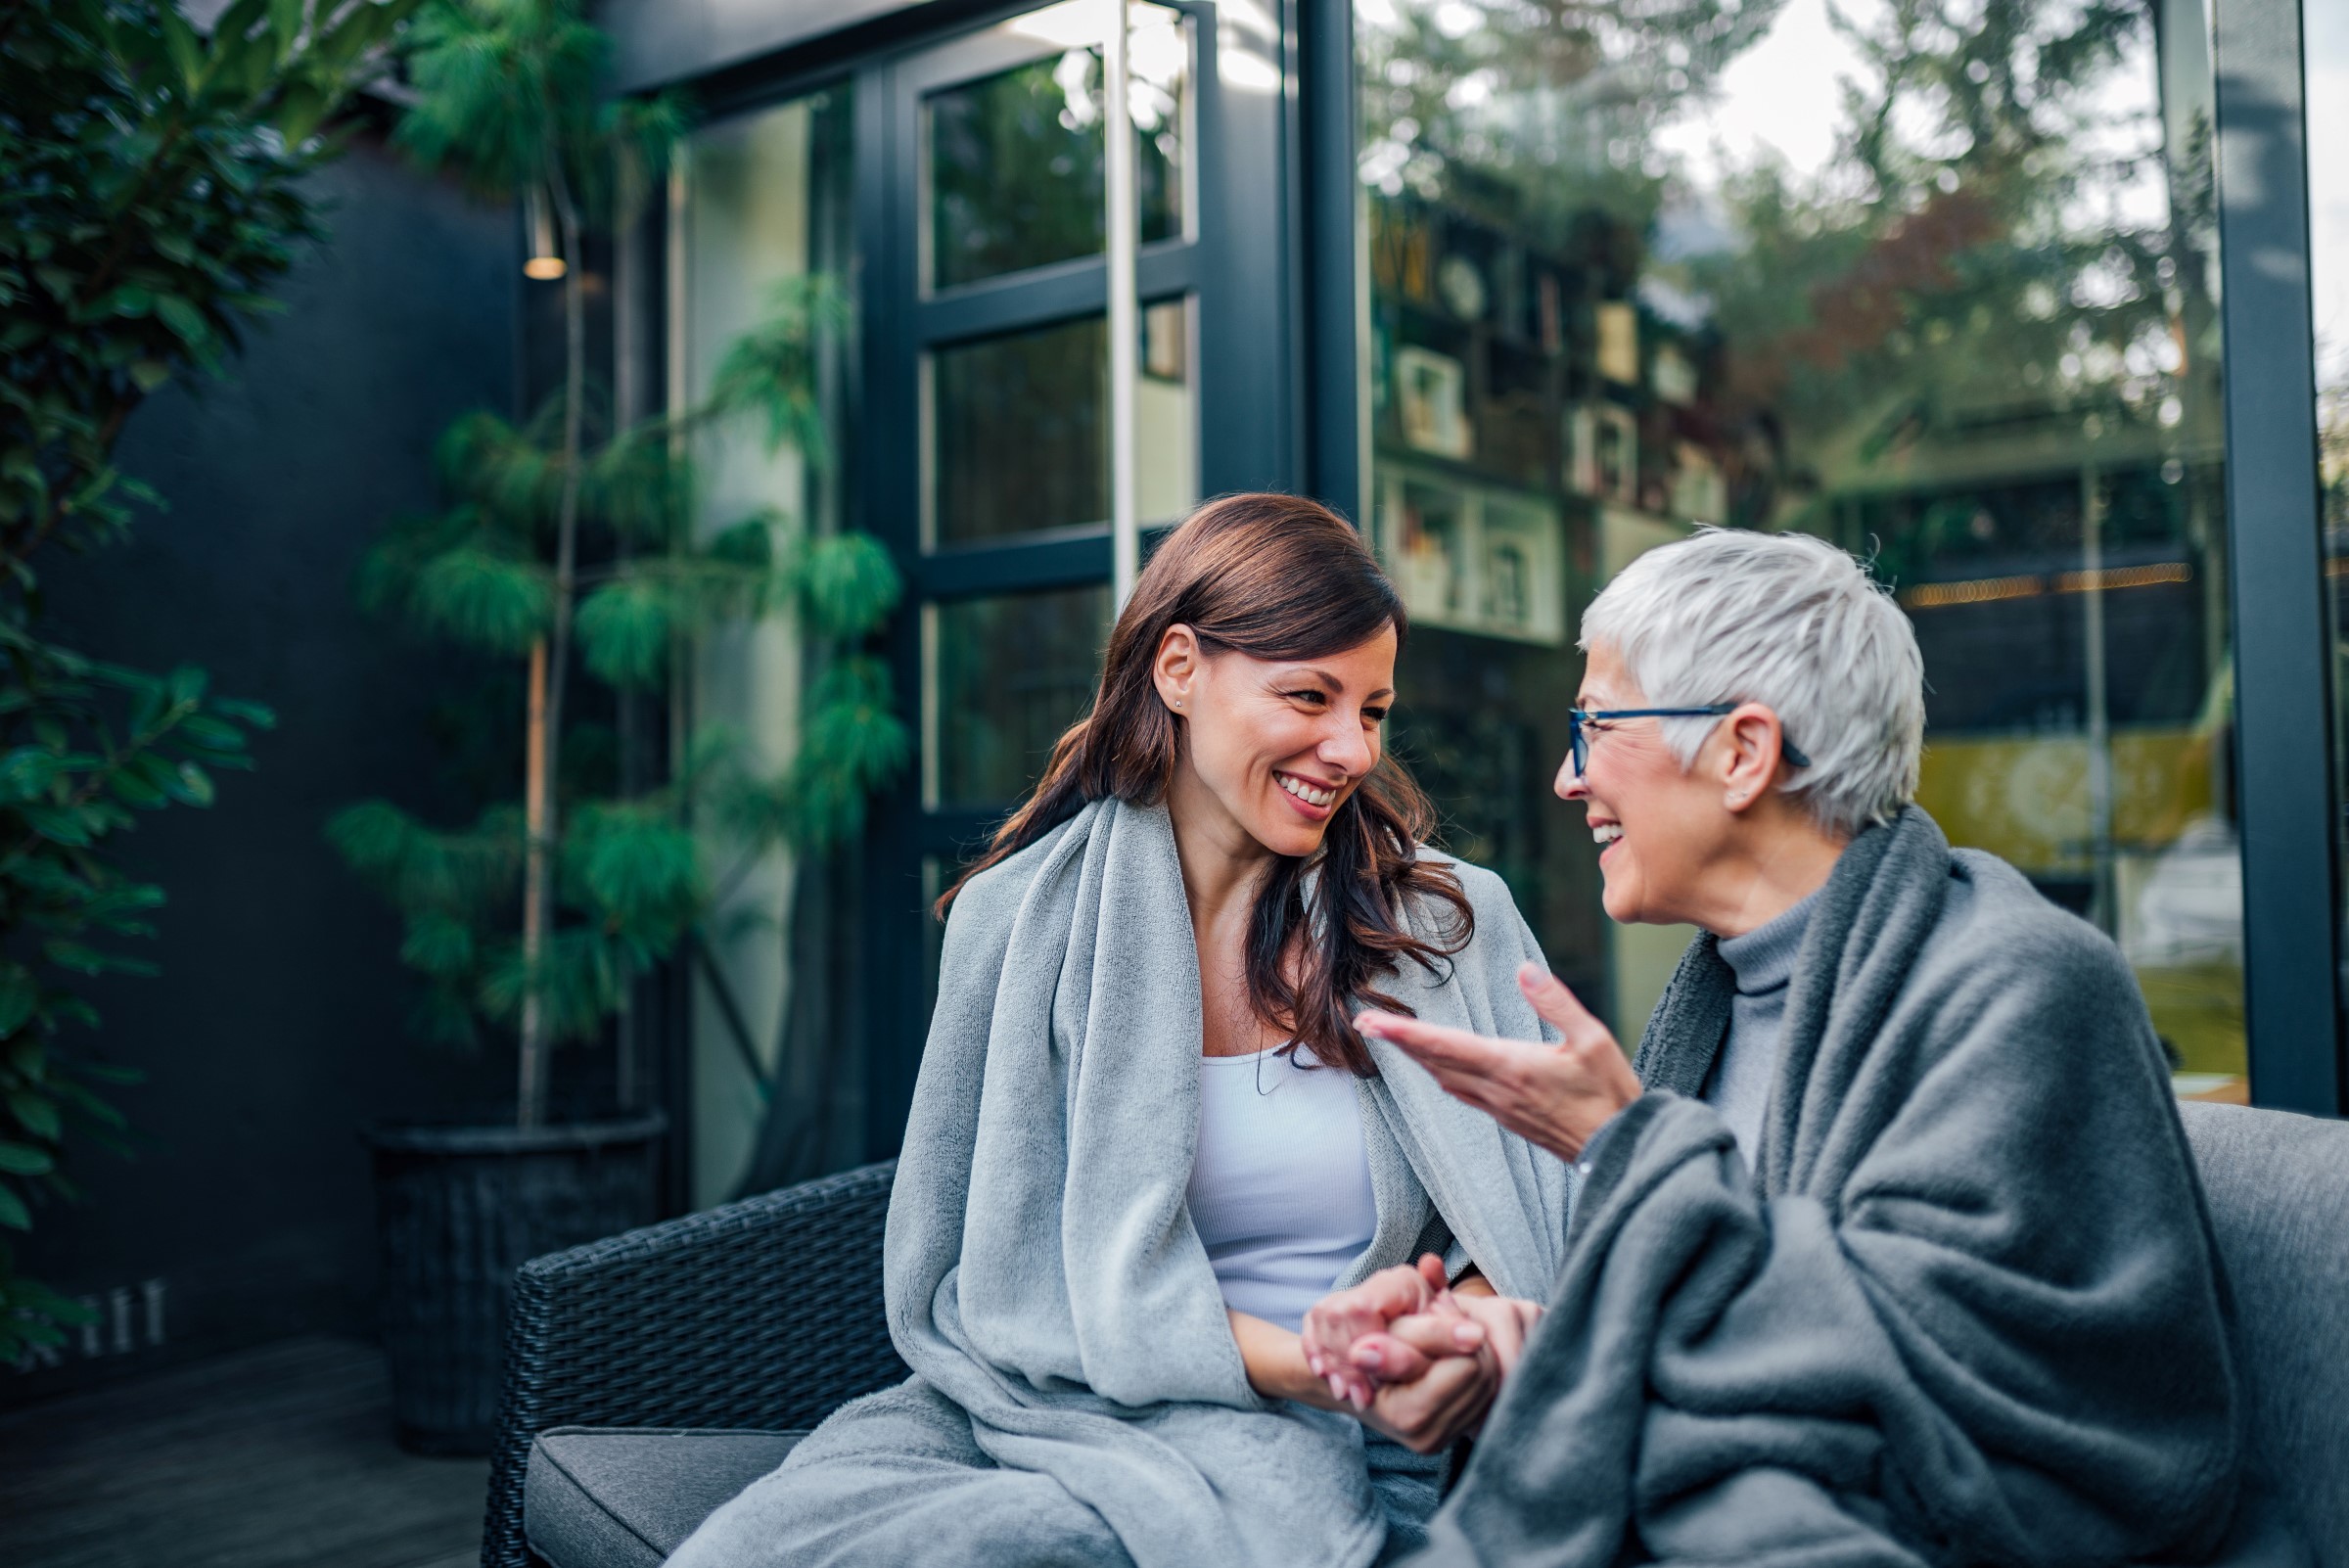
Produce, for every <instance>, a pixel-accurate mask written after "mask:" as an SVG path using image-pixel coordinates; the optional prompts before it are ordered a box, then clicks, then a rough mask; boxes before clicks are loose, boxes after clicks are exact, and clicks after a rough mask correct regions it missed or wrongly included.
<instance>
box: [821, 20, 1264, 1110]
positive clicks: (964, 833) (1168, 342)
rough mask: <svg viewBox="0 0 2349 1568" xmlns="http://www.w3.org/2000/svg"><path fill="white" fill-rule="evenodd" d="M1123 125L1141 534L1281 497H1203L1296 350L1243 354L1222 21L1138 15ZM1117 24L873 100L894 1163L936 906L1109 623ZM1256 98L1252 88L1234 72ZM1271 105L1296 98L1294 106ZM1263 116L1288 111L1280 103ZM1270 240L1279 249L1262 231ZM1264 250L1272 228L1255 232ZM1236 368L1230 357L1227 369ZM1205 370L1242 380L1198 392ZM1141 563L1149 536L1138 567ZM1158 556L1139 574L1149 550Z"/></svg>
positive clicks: (871, 188)
mask: <svg viewBox="0 0 2349 1568" xmlns="http://www.w3.org/2000/svg"><path fill="white" fill-rule="evenodd" d="M1130 9H1131V17H1132V23H1131V26H1132V31H1131V34H1130V39H1131V42H1130V56H1129V59H1130V65H1131V78H1132V82H1131V91H1130V94H1129V101H1128V110H1129V113H1130V118H1131V123H1132V126H1133V135H1134V137H1135V158H1136V165H1137V169H1138V174H1139V202H1138V207H1139V226H1140V233H1139V236H1138V239H1139V253H1138V261H1137V266H1136V289H1137V293H1138V295H1139V300H1140V305H1141V308H1140V312H1139V314H1140V323H1139V326H1140V333H1139V336H1140V342H1139V344H1138V345H1137V353H1136V361H1137V370H1138V385H1137V389H1136V396H1135V408H1136V426H1137V430H1136V437H1137V439H1136V447H1137V452H1138V457H1137V465H1136V473H1135V490H1136V495H1137V499H1138V511H1139V516H1140V520H1141V524H1142V527H1143V529H1144V530H1152V529H1156V528H1163V527H1164V526H1166V525H1168V524H1171V523H1173V522H1174V521H1176V520H1177V519H1179V518H1180V517H1181V516H1182V515H1183V514H1184V513H1185V512H1187V511H1188V510H1189V509H1190V508H1191V507H1192V506H1193V505H1195V504H1196V503H1197V501H1198V499H1199V497H1200V495H1201V494H1202V484H1201V482H1202V477H1203V474H1205V473H1214V474H1215V475H1216V477H1217V478H1218V481H1219V483H1218V485H1217V487H1218V488H1237V487H1242V486H1243V485H1245V484H1259V485H1261V484H1268V483H1276V482H1277V480H1278V478H1279V477H1280V476H1279V474H1278V472H1277V470H1278V468H1279V466H1280V465H1279V461H1278V459H1277V457H1275V458H1273V459H1272V460H1270V461H1267V460H1264V459H1262V458H1261V457H1259V458H1249V457H1242V458H1241V459H1240V460H1238V461H1235V460H1234V457H1233V450H1234V449H1235V446H1236V447H1244V446H1245V442H1244V441H1243V442H1239V443H1228V442H1227V443H1222V444H1223V445H1224V447H1225V449H1224V451H1223V452H1222V454H1221V460H1220V461H1211V462H1210V463H1209V464H1208V465H1207V467H1205V468H1203V463H1202V451H1203V440H1202V436H1203V431H1202V420H1201V409H1202V395H1201V394H1202V388H1203V381H1204V382H1207V383H1209V384H1211V385H1212V384H1213V382H1215V381H1217V380H1220V381H1221V382H1222V383H1223V384H1224V385H1225V386H1227V387H1228V388H1230V389H1231V393H1230V395H1229V401H1230V407H1229V408H1228V409H1226V410H1225V411H1224V418H1225V419H1226V420H1228V419H1230V418H1231V417H1233V416H1234V415H1236V416H1238V417H1239V418H1240V419H1243V420H1251V421H1252V423H1253V424H1254V425H1255V426H1256V427H1258V428H1260V429H1262V428H1265V427H1267V426H1268V427H1272V428H1278V426H1279V419H1278V418H1277V417H1272V416H1267V415H1265V414H1264V413H1263V412H1262V410H1261V409H1259V410H1258V411H1257V412H1255V413H1254V414H1253V415H1252V413H1251V398H1252V397H1253V398H1255V399H1256V400H1257V401H1258V402H1260V403H1261V401H1262V400H1263V399H1264V398H1265V397H1266V396H1267V392H1264V391H1258V392H1248V391H1246V390H1245V389H1246V388H1247V387H1248V386H1250V385H1253V386H1255V387H1257V388H1260V389H1263V388H1270V387H1276V386H1277V385H1278V383H1279V382H1280V379H1281V376H1280V372H1279V369H1278V367H1277V366H1272V367H1269V368H1267V363H1266V355H1267V353H1271V352H1276V351H1277V350H1273V349H1268V348H1266V347H1262V346H1260V347H1256V348H1253V349H1251V348H1248V347H1246V346H1244V335H1245V334H1248V333H1252V332H1253V333H1256V334H1257V337H1256V342H1257V343H1258V344H1259V345H1264V344H1268V343H1269V342H1271V341H1272V340H1273V339H1274V338H1276V337H1277V334H1271V333H1263V332H1262V331H1261V330H1260V329H1259V328H1257V327H1255V326H1252V325H1251V323H1250V322H1249V320H1248V319H1247V312H1248V310H1249V308H1251V307H1252V306H1251V305H1250V303H1249V302H1248V301H1250V300H1253V298H1254V297H1255V296H1257V295H1260V294H1261V295H1263V296H1268V297H1274V298H1276V297H1277V294H1278V290H1277V287H1276V286H1275V285H1274V283H1273V282H1272V280H1266V286H1265V287H1264V288H1263V289H1261V290H1250V289H1247V288H1245V287H1243V286H1242V283H1243V278H1242V276H1241V274H1242V273H1243V272H1244V271H1245V270H1246V269H1247V268H1248V267H1249V266H1251V265H1252V264H1253V263H1252V262H1251V260H1250V259H1249V256H1248V254H1247V245H1246V243H1245V242H1243V243H1241V244H1239V245H1233V244H1231V243H1228V242H1227V239H1226V236H1228V235H1230V234H1232V233H1233V232H1235V230H1237V229H1239V228H1240V227H1242V226H1241V225H1236V224H1233V223H1232V222H1231V221H1230V219H1231V218H1232V216H1233V215H1234V208H1235V206H1236V205H1238V204H1240V203H1242V202H1244V201H1245V200H1246V199H1247V198H1246V189H1247V188H1246V187H1245V186H1243V187H1242V188H1241V189H1240V191H1239V192H1238V193H1237V194H1235V190H1234V188H1233V187H1232V185H1231V184H1230V183H1229V182H1226V183H1223V184H1221V185H1220V184H1219V183H1218V181H1217V179H1216V175H1217V171H1218V165H1219V160H1218V159H1217V157H1216V156H1215V155H1216V151H1217V148H1218V147H1219V145H1221V144H1223V143H1224V142H1225V141H1226V140H1227V137H1228V134H1229V129H1230V122H1229V119H1228V115H1227V106H1228V107H1230V108H1237V109H1238V110H1240V111H1241V112H1242V113H1247V112H1251V111H1254V110H1255V108H1256V106H1255V105H1254V104H1253V103H1249V104H1238V105H1232V104H1231V100H1232V99H1233V98H1234V97H1235V96H1237V95H1234V94H1232V93H1230V92H1228V91H1227V89H1228V88H1229V87H1230V85H1231V83H1230V82H1229V81H1227V80H1223V79H1220V74H1219V72H1217V71H1216V70H1214V69H1207V63H1212V62H1213V61H1214V60H1215V59H1216V23H1215V18H1216V8H1214V7H1212V6H1172V5H1158V4H1140V3H1137V4H1135V5H1133V6H1132V7H1131V8H1130ZM1114 16H1115V10H1114V8H1113V7H1112V6H1110V5H1107V4H1102V3H1099V0H1071V3H1067V4H1060V5H1053V6H1049V7H1045V8H1042V9H1039V10H1036V11H1033V12H1029V13H1026V14H1023V15H1020V16H1016V17H1012V18H1010V19H1008V20H1006V21H1003V22H1000V23H996V24H994V25H992V26H990V27H988V28H986V29H984V30H983V31H980V32H977V33H973V34H968V35H965V36H963V37H961V38H958V39H956V40H954V41H952V42H950V43H946V44H944V45H941V46H938V47H934V48H930V49H926V50H923V51H920V52H918V53H914V54H911V55H907V56H904V57H900V58H899V59H898V60H896V61H895V62H893V63H891V64H890V65H889V66H888V67H887V68H886V69H876V70H875V71H873V72H871V73H870V74H871V75H873V76H874V77H875V78H877V79H878V80H879V81H880V83H881V84H882V86H883V90H882V91H879V92H874V93H870V94H868V95H867V103H868V105H870V106H872V113H873V115H874V118H872V119H871V120H868V126H869V131H870V133H871V134H870V135H869V136H868V138H867V140H868V142H870V143H871V144H873V151H874V158H873V160H872V161H870V162H868V163H867V165H866V167H867V169H868V170H869V171H870V175H871V177H870V178H867V179H865V180H864V181H862V182H861V186H862V195H861V198H860V200H861V201H862V202H863V203H864V208H863V210H862V211H861V212H860V215H859V229H860V232H862V233H864V234H866V235H868V236H877V237H878V238H879V240H880V243H879V244H878V245H876V246H874V247H873V248H872V249H870V250H868V252H867V257H868V268H869V270H868V271H867V274H866V276H865V278H864V280H863V286H862V290H861V293H862V297H863V298H862V309H863V317H864V327H865V333H866V349H865V366H866V377H867V386H866V394H865V398H864V409H865V416H866V430H865V434H864V438H863V440H862V441H861V442H860V471H861V475H862V478H863V481H864V484H866V486H867V487H868V494H869V497H870V501H869V513H870V516H869V521H868V524H867V526H868V527H870V528H871V529H872V530H873V531H874V532H875V533H877V534H878V535H880V536H881V537H882V538H884V539H885V540H886V541H887V542H888V543H889V544H890V545H891V547H892V548H893V550H894V551H895V552H896V554H897V557H898V561H899V563H900V565H901V566H902V567H903V569H904V571H905V574H906V577H907V582H908V588H909V591H908V597H907V610H906V612H905V613H904V614H902V615H900V616H899V618H898V632H897V639H896V646H895V648H894V650H893V651H894V653H895V656H896V657H895V663H896V669H897V673H898V681H899V689H900V690H901V691H902V692H904V693H906V694H907V695H908V697H909V698H913V699H914V700H915V703H916V704H917V705H918V706H916V715H917V723H916V730H917V744H918V748H919V765H918V767H917V768H916V769H915V770H914V774H913V776H912V778H911V779H910V780H909V781H908V783H907V786H906V787H905V788H904V789H903V790H902V791H900V792H899V795H898V798H897V799H896V800H895V801H893V802H892V803H890V804H889V806H888V807H887V808H886V810H885V812H884V814H883V816H882V818H881V820H880V821H879V822H878V823H877V824H876V830H875V833H874V835H873V839H872V848H871V854H872V862H871V864H870V866H869V868H868V870H869V874H868V877H867V880H866V888H867V890H868V891H867V894H866V896H867V897H868V898H869V899H871V900H872V906H871V907H870V908H869V909H868V910H867V911H866V917H865V918H866V927H865V931H866V941H865V943H864V947H865V953H866V956H865V963H866V966H867V971H868V973H867V976H866V984H865V987H864V993H865V995H866V997H867V1005H868V1008H869V1011H870V1014H871V1016H870V1018H869V1019H868V1022H867V1031H868V1038H869V1039H870V1040H872V1041H873V1044H874V1050H873V1052H872V1056H871V1060H872V1073H873V1076H872V1080H871V1084H870V1090H869V1105H870V1113H869V1114H870V1122H869V1127H870V1133H871V1144H872V1147H873V1148H874V1149H875V1151H876V1152H880V1151H885V1150H887V1149H890V1148H894V1147H895V1146H896V1143H897V1136H898V1128H899V1127H900V1126H901V1123H902V1117H903V1108H904V1104H905V1102H906V1099H907V1097H908V1096H909V1094H910V1089H911V1084H912V1076H913V1072H914V1069H915V1067H916V1065H917V1064H918V1061H919V1055H920V1043H921V1039H922V1036H923V1033H924V1030H925V1028H926V1026H927V1022H928V1015H929V1006H930V998H931V996H932V994H933V992H934V990H935V985H936V962H937V952H938V945H939V941H940V937H941V934H942V933H941V928H940V927H939V925H938V923H937V922H936V921H934V920H931V919H930V918H929V917H928V915H927V913H926V908H927V905H928V904H929V903H930V902H931V901H932V900H934V899H936V898H937V896H938V894H939V893H940V892H941V891H942V890H943V889H944V887H945V886H946V885H947V884H948V883H949V882H950V881H951V880H952V878H953V876H954V874H955V873H956V871H957V869H958V868H959V867H960V866H961V865H963V864H964V863H967V861H968V860H969V858H970V857H971V856H972V855H973V854H974V853H976V852H977V851H978V849H979V848H981V847H982V846H984V844H985V842H986V840H987V838H988V836H989V835H990V833H991V832H992V831H993V829H994V827H995V825H996V824H997V823H998V822H1000V821H1001V820H1002V818H1003V816H1004V815H1005V814H1006V813H1007V812H1008V811H1009V810H1010V808H1011V807H1013V806H1014V805H1015V804H1016V803H1017V802H1018V801H1019V799H1020V798H1021V797H1022V796H1023V795H1024V794H1025V793H1026V792H1027V791H1028V789H1029V787H1030V786H1031V785H1032V784H1033V783H1034V782H1035V780H1036V777H1037V775H1038V774H1039V773H1040V772H1041V771H1042V768H1043V764H1044V761H1045V760H1046V758H1047V756H1048V755H1049V753H1050V751H1051V747H1052V744H1053V742H1054V741H1055V740H1056V739H1057V738H1058V737H1059V736H1060V734H1061V732H1062V731H1063V730H1064V729H1066V728H1067V727H1068V725H1069V724H1070V723H1072V722H1073V721H1075V720H1076V719H1077V718H1078V717H1080V716H1081V715H1082V714H1083V712H1084V711H1085V708H1086V705H1087V703H1088V702H1089V701H1090V698H1091V693H1092V686H1093V679H1094V675H1095V671H1096V669H1097V666H1098V660H1099V656H1100V651H1101V647H1102V644H1103V642H1104V640H1105V638H1106V635H1107V632H1108V627H1109V622H1110V613H1111V606H1110V588H1109V576H1110V536H1109V524H1108V520H1109V492H1110V469H1109V462H1110V455H1109V454H1110V428H1109V420H1108V409H1109V386H1108V365H1109V345H1108V336H1107V303H1108V278H1107V269H1106V264H1105V262H1104V259H1103V240H1104V188H1103V182H1104V163H1105V149H1106V147H1107V142H1106V139H1105V133H1104V128H1103V127H1104V125H1105V124H1106V123H1107V122H1108V119H1109V116H1108V115H1107V114H1106V109H1107V106H1106V104H1105V103H1104V99H1103V85H1104V83H1103V78H1104V74H1105V71H1104V62H1103V45H1104V41H1105V39H1106V37H1107V27H1108V26H1109V25H1110V23H1111V19H1112V18H1113V17H1114ZM1240 78H1241V80H1242V81H1243V83H1244V82H1245V81H1246V80H1247V79H1249V73H1248V72H1246V71H1245V70H1243V71H1241V72H1240ZM1275 80H1276V78H1275ZM1262 96H1263V99H1264V104H1265V106H1266V108H1265V111H1264V112H1266V113H1270V112H1272V111H1273V108H1274V106H1276V105H1277V102H1278V100H1277V97H1276V95H1270V94H1267V95H1262ZM1262 226H1263V227H1266V228H1274V227H1276V225H1275V224H1273V223H1267V224H1265V225H1262ZM1246 227H1247V228H1248V229H1249V230H1251V231H1253V230H1254V229H1255V228H1256V227H1258V226H1257V225H1247V226H1246ZM1219 343H1221V344H1225V345H1230V347H1228V348H1223V349H1218V348H1217V345H1218V344H1219ZM1203 348H1207V349H1211V350H1215V351H1216V352H1218V353H1219V354H1220V355H1221V363H1220V364H1219V365H1218V366H1217V367H1216V370H1217V375H1216V376H1215V377H1212V378H1209V377H1203V371H1204V370H1205V369H1206V368H1207V367H1205V366H1204V365H1203V363H1202V360H1203ZM1147 537H1148V534H1147V531H1146V532H1145V539H1147ZM1145 547H1146V545H1145Z"/></svg>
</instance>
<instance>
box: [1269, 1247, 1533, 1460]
mask: <svg viewBox="0 0 2349 1568" xmlns="http://www.w3.org/2000/svg"><path fill="white" fill-rule="evenodd" d="M1541 1315H1542V1309H1541V1308H1540V1307H1538V1306H1536V1305H1534V1304H1533V1303H1532V1302H1530V1301H1512V1300H1509V1299H1507V1298H1505V1297H1501V1296H1497V1295H1495V1294H1494V1293H1493V1292H1492V1289H1491V1288H1490V1287H1489V1286H1486V1285H1485V1283H1484V1281H1483V1280H1481V1279H1471V1280H1468V1281H1466V1282H1463V1283H1462V1284H1461V1285H1459V1286H1456V1287H1455V1286H1453V1285H1451V1284H1450V1283H1449V1282H1448V1281H1447V1280H1446V1279H1445V1275H1444V1261H1443V1260H1442V1259H1441V1258H1438V1257H1437V1256H1436V1255H1435V1254H1434V1253H1432V1252H1431V1253H1429V1254H1427V1255H1426V1256H1425V1257H1423V1258H1421V1259H1420V1260H1419V1263H1418V1265H1417V1267H1415V1268H1383V1269H1381V1270H1379V1271H1378V1272H1377V1273H1375V1274H1372V1275H1371V1276H1370V1277H1369V1278H1367V1279H1365V1280H1363V1281H1362V1282H1361V1283H1360V1284H1359V1285H1355V1286H1353V1287H1351V1288H1349V1289H1346V1290H1340V1291H1334V1292H1332V1293H1331V1294H1329V1295H1327V1296H1324V1297H1323V1298H1322V1299H1321V1300H1320V1301H1319V1302H1318V1303H1316V1304H1315V1305H1314V1307H1313V1310H1312V1311H1311V1312H1309V1313H1307V1314H1306V1317H1305V1326H1304V1329H1303V1333H1302V1336H1301V1337H1302V1338H1303V1340H1304V1342H1305V1361H1306V1365H1307V1366H1308V1367H1309V1368H1310V1369H1311V1370H1312V1372H1313V1375H1314V1376H1315V1377H1317V1378H1319V1379H1321V1380H1322V1381H1323V1382H1324V1383H1326V1384H1328V1386H1329V1393H1330V1398H1331V1400H1332V1402H1333V1403H1335V1404H1337V1405H1339V1406H1342V1407H1346V1408H1349V1409H1351V1410H1353V1411H1354V1413H1355V1415H1356V1416H1357V1417H1358V1418H1359V1419H1360V1421H1361V1422H1362V1424H1363V1425H1365V1426H1369V1427H1374V1428H1376V1429H1377V1430H1379V1431H1381V1432H1384V1433H1386V1434H1387V1436H1389V1437H1391V1438H1393V1439H1395V1440H1396V1441H1397V1442H1399V1443H1401V1444H1403V1445H1404V1446H1405V1448H1408V1449H1410V1450H1412V1451H1413V1452H1414V1453H1435V1452H1437V1451H1438V1450H1441V1449H1445V1448H1448V1447H1450V1446H1451V1443H1452V1441H1453V1440H1454V1439H1455V1438H1458V1437H1459V1436H1461V1435H1462V1434H1464V1433H1468V1432H1473V1431H1475V1430H1476V1429H1477V1428H1478V1427H1480V1426H1481V1425H1483V1423H1484V1419H1485V1412H1486V1411H1487V1410H1488V1409H1490V1408H1491V1407H1492V1405H1493V1401H1494V1398H1495V1397H1496V1396H1497V1394H1498V1393H1499V1392H1500V1384H1501V1380H1502V1379H1503V1378H1505V1377H1507V1376H1508V1374H1509V1372H1510V1371H1511V1370H1512V1369H1513V1368H1514V1367H1515V1366H1516V1364H1517V1357H1518V1355H1519V1354H1520V1353H1521V1352H1522V1351H1523V1350H1524V1348H1525V1337H1526V1335H1527V1334H1529V1333H1531V1332H1532V1330H1533V1326H1534V1324H1535V1323H1536V1322H1537V1321H1538V1320H1539V1319H1540V1318H1541Z"/></svg>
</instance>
